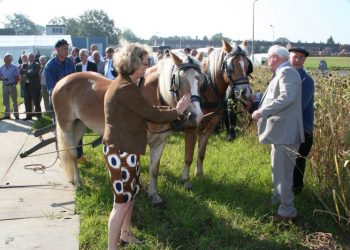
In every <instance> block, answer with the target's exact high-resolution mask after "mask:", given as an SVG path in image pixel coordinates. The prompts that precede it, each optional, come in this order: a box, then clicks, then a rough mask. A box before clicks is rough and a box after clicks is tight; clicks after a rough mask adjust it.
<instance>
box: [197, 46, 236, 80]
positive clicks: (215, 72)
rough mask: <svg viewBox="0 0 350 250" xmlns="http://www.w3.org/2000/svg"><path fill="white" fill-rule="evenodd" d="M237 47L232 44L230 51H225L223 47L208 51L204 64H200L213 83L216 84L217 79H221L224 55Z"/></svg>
mask: <svg viewBox="0 0 350 250" xmlns="http://www.w3.org/2000/svg"><path fill="white" fill-rule="evenodd" d="M237 49H238V45H237V44H233V47H232V50H231V51H225V49H224V48H220V49H215V50H213V51H212V52H211V53H210V55H209V57H208V60H207V61H206V65H204V66H202V68H203V70H204V72H205V73H206V74H207V75H208V77H209V79H210V80H211V81H212V83H213V84H216V83H217V82H218V81H223V76H222V74H221V72H222V71H223V70H222V63H223V62H224V59H225V56H226V54H227V53H230V52H232V51H236V50H237Z"/></svg>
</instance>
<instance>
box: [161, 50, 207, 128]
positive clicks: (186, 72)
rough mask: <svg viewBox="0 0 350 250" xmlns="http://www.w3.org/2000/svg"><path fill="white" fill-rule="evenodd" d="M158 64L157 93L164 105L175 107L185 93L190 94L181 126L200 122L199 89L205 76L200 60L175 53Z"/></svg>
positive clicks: (190, 125) (201, 114) (194, 124)
mask: <svg viewBox="0 0 350 250" xmlns="http://www.w3.org/2000/svg"><path fill="white" fill-rule="evenodd" d="M159 63H160V65H158V66H159V67H158V74H159V84H158V86H159V94H160V98H161V99H162V100H163V101H164V102H165V104H166V105H169V106H171V107H176V104H177V102H178V101H179V100H180V98H181V97H182V96H183V95H185V94H186V93H190V94H191V104H190V105H189V106H188V108H187V109H186V111H185V112H184V113H183V115H182V117H183V120H184V121H183V123H182V127H193V126H196V125H198V124H199V123H200V121H201V119H202V116H203V112H202V110H201V107H200V97H199V94H200V91H201V88H202V87H203V86H204V84H205V81H206V79H205V76H204V74H203V73H202V72H201V70H200V62H199V61H197V60H196V59H194V58H193V57H190V56H187V55H175V54H174V53H172V52H170V57H169V58H165V59H163V60H161V61H160V62H159Z"/></svg>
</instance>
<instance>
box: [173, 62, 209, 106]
mask: <svg viewBox="0 0 350 250" xmlns="http://www.w3.org/2000/svg"><path fill="white" fill-rule="evenodd" d="M188 60H189V62H188V63H182V64H180V65H179V66H174V69H173V74H172V77H171V88H170V90H169V91H170V92H172V93H173V95H174V98H175V99H176V101H179V100H180V94H179V89H180V86H181V81H180V71H186V70H188V69H194V70H195V71H197V72H198V73H199V74H200V75H202V76H204V74H203V73H202V71H201V69H200V67H199V66H198V65H197V64H195V63H194V62H193V60H192V58H191V57H188ZM203 78H204V79H206V77H203ZM191 102H201V98H200V96H199V95H191Z"/></svg>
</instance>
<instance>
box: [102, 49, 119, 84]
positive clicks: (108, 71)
mask: <svg viewBox="0 0 350 250" xmlns="http://www.w3.org/2000/svg"><path fill="white" fill-rule="evenodd" d="M113 55H114V49H113V48H112V47H108V48H106V60H105V68H104V76H105V77H107V78H108V79H111V80H114V79H115V78H116V77H117V71H116V70H115V68H114V66H113Z"/></svg>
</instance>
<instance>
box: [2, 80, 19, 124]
mask: <svg viewBox="0 0 350 250" xmlns="http://www.w3.org/2000/svg"><path fill="white" fill-rule="evenodd" d="M10 98H11V99H12V103H13V111H14V115H15V116H18V105H17V85H16V84H11V85H6V84H2V101H3V104H4V106H5V116H8V117H10V112H11V108H10Z"/></svg>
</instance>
